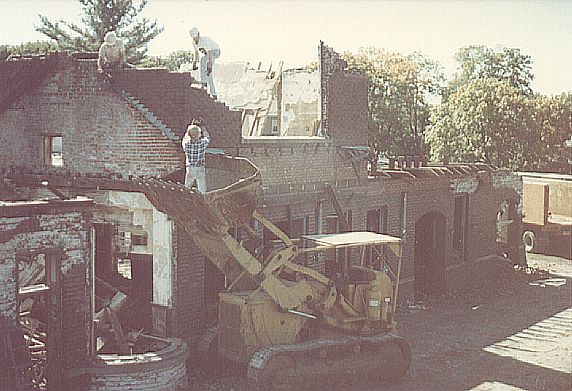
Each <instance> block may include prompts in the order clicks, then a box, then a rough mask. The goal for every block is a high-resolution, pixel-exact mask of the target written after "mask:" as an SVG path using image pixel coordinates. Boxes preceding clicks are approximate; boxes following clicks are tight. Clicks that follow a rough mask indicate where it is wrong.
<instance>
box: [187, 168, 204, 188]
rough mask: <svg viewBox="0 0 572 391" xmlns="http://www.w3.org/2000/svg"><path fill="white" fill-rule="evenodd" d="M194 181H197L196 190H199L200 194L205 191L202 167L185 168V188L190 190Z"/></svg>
mask: <svg viewBox="0 0 572 391" xmlns="http://www.w3.org/2000/svg"><path fill="white" fill-rule="evenodd" d="M195 180H196V181H197V189H199V191H200V192H201V193H204V192H205V191H207V178H206V170H205V167H204V166H202V167H197V166H187V173H186V175H185V187H188V188H191V187H192V186H193V183H194V182H195Z"/></svg>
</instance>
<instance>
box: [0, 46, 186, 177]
mask: <svg viewBox="0 0 572 391" xmlns="http://www.w3.org/2000/svg"><path fill="white" fill-rule="evenodd" d="M58 66H59V68H58V71H57V72H56V73H55V74H54V75H53V76H51V77H49V78H47V79H46V80H45V81H44V82H43V83H42V84H41V85H40V87H38V88H37V89H34V90H31V91H30V92H29V93H28V94H26V95H25V96H23V97H22V98H20V99H18V100H17V101H16V102H14V104H13V105H12V108H9V109H8V110H6V111H5V112H3V113H0V124H1V126H2V132H0V143H2V145H3V148H2V149H1V150H0V166H2V167H6V166H10V165H18V166H26V167H33V168H36V169H42V168H46V167H44V166H43V161H42V146H43V140H42V135H50V134H51V135H61V136H63V159H64V167H63V169H62V168H58V170H59V171H65V170H68V171H71V172H74V173H102V174H123V175H162V174H166V173H169V172H172V171H173V170H175V169H177V168H179V167H180V166H181V165H182V164H183V154H182V151H181V147H180V145H179V143H177V142H176V141H172V140H168V139H167V138H166V137H165V136H164V135H163V133H161V132H160V130H158V129H156V128H155V127H154V126H152V125H151V124H150V123H149V122H148V121H147V120H146V119H145V118H144V117H143V115H141V114H140V113H139V112H137V111H136V110H134V109H133V108H132V107H131V106H130V105H129V104H128V103H127V102H125V101H124V100H123V99H122V98H121V97H120V96H119V95H118V94H117V93H116V92H114V91H113V90H112V89H111V87H110V85H109V82H108V80H107V78H105V77H104V76H102V75H100V74H98V73H97V71H96V67H95V61H87V60H86V61H75V60H73V59H72V58H71V57H62V59H61V60H60V62H59V65H58Z"/></svg>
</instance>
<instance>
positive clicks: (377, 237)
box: [301, 231, 401, 248]
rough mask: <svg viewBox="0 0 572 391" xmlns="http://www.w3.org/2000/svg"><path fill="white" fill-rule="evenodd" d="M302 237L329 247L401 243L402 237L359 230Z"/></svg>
mask: <svg viewBox="0 0 572 391" xmlns="http://www.w3.org/2000/svg"><path fill="white" fill-rule="evenodd" d="M301 238H302V239H305V240H309V241H312V242H314V243H316V244H317V245H318V246H327V247H334V248H339V247H357V246H369V245H380V244H394V245H395V244H400V243H401V239H400V238H396V237H394V236H389V235H383V234H377V233H375V232H368V231H358V232H345V233H341V234H322V235H304V236H302V237H301Z"/></svg>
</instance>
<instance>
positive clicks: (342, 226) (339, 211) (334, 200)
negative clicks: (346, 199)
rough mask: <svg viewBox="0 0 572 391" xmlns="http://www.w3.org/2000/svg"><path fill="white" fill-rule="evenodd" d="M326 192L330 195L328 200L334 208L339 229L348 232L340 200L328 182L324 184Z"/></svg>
mask: <svg viewBox="0 0 572 391" xmlns="http://www.w3.org/2000/svg"><path fill="white" fill-rule="evenodd" d="M326 192H327V193H328V195H329V196H330V200H331V201H332V204H333V205H334V209H335V210H336V214H337V215H338V221H339V223H340V231H341V232H348V222H347V220H346V216H345V215H344V210H343V209H342V206H341V205H340V201H339V199H338V195H337V194H336V190H335V189H334V188H333V186H332V185H330V184H328V185H327V186H326Z"/></svg>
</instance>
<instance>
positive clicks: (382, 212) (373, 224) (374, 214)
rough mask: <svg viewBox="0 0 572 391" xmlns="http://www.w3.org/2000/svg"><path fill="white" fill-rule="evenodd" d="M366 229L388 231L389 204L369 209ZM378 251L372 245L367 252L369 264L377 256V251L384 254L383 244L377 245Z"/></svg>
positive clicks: (376, 231) (380, 231) (379, 231)
mask: <svg viewBox="0 0 572 391" xmlns="http://www.w3.org/2000/svg"><path fill="white" fill-rule="evenodd" d="M366 230H367V231H371V232H375V233H379V234H382V233H387V206H382V207H381V208H379V209H373V210H369V211H368V212H367V216H366ZM376 249H377V252H376V251H375V250H374V249H373V248H372V247H371V246H370V247H368V249H367V250H368V251H367V253H366V258H367V261H368V264H369V265H372V264H373V261H374V260H375V259H376V257H377V253H379V254H383V246H376Z"/></svg>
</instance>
